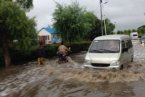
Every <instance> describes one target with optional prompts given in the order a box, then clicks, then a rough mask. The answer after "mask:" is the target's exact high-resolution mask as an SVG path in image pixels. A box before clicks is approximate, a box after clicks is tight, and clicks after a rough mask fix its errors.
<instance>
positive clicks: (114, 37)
mask: <svg viewBox="0 0 145 97" xmlns="http://www.w3.org/2000/svg"><path fill="white" fill-rule="evenodd" d="M106 39H107V40H112V39H113V40H123V39H130V37H129V35H104V36H99V37H96V38H95V39H94V40H106Z"/></svg>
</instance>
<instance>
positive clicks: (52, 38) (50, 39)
mask: <svg viewBox="0 0 145 97" xmlns="http://www.w3.org/2000/svg"><path fill="white" fill-rule="evenodd" d="M38 37H39V42H42V43H43V44H52V43H60V41H61V38H60V36H59V33H58V32H57V31H56V29H54V28H52V27H47V28H42V29H41V30H40V31H39V32H38Z"/></svg>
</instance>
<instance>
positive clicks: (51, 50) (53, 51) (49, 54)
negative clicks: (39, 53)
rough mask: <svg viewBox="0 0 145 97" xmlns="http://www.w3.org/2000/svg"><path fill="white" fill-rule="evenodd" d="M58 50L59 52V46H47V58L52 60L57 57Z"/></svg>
mask: <svg viewBox="0 0 145 97" xmlns="http://www.w3.org/2000/svg"><path fill="white" fill-rule="evenodd" d="M57 50H58V46H57V45H46V46H45V53H46V57H48V58H50V57H53V56H56V53H57Z"/></svg>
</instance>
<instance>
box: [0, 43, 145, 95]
mask: <svg viewBox="0 0 145 97" xmlns="http://www.w3.org/2000/svg"><path fill="white" fill-rule="evenodd" d="M133 43H134V62H133V63H130V64H129V66H128V68H125V69H124V70H122V71H114V70H95V69H83V68H81V65H82V64H83V62H84V57H85V54H86V52H81V53H79V54H75V55H72V56H71V59H70V62H69V63H64V64H57V62H56V59H47V60H46V64H45V65H44V66H39V65H37V63H36V62H29V63H27V64H25V65H24V66H12V67H9V68H7V69H3V70H1V71H0V97H145V47H141V45H140V44H139V43H138V41H137V40H136V41H133Z"/></svg>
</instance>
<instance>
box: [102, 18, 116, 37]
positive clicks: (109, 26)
mask: <svg viewBox="0 0 145 97" xmlns="http://www.w3.org/2000/svg"><path fill="white" fill-rule="evenodd" d="M105 24H106V31H107V32H106V33H107V34H113V30H114V29H115V25H114V24H113V23H111V21H110V20H109V19H105ZM104 27H105V25H104ZM104 32H105V28H104Z"/></svg>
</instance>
